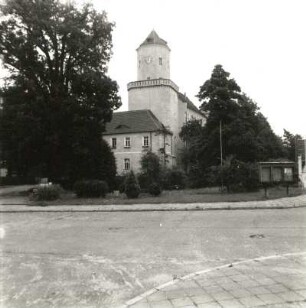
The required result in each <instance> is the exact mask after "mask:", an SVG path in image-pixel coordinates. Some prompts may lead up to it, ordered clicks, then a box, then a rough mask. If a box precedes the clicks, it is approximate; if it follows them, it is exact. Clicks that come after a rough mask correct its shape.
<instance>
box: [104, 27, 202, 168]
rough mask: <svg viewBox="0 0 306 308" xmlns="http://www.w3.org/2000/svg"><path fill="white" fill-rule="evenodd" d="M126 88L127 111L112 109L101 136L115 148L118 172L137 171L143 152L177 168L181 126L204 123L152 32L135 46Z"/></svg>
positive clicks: (165, 46)
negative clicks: (175, 79)
mask: <svg viewBox="0 0 306 308" xmlns="http://www.w3.org/2000/svg"><path fill="white" fill-rule="evenodd" d="M127 89H128V110H129V111H125V112H115V113H114V114H113V119H112V121H111V122H110V123H108V124H107V125H106V131H105V132H104V134H103V138H104V139H105V140H106V141H108V142H109V144H110V146H111V148H112V150H113V152H114V155H115V158H116V163H117V172H118V173H119V174H121V173H124V172H126V171H129V170H133V171H134V172H138V171H139V168H140V159H141V157H142V155H143V154H144V153H145V152H146V151H152V152H154V153H156V154H157V155H158V156H159V157H160V159H161V162H162V163H163V164H165V165H167V166H169V167H171V166H176V165H177V164H178V158H179V154H180V150H181V149H182V148H183V147H184V143H183V141H182V140H181V139H180V137H179V133H180V130H181V128H182V126H183V125H184V123H186V121H188V120H191V119H197V120H200V121H202V123H203V124H204V123H205V117H204V115H203V113H201V112H200V111H199V109H198V108H197V107H196V106H195V105H194V104H193V103H192V102H191V101H190V100H189V99H188V98H187V97H186V95H184V94H182V93H180V91H179V87H178V86H177V85H176V84H175V83H174V82H173V81H172V80H171V79H170V48H169V46H168V44H167V42H166V41H165V40H163V39H161V38H160V37H159V36H158V35H157V33H156V32H155V31H154V30H153V31H152V32H151V33H150V34H149V36H148V37H147V38H146V39H145V41H144V42H143V43H142V44H141V45H140V46H139V47H138V48H137V81H133V82H130V83H129V84H128V85H127Z"/></svg>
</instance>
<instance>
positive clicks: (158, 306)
mask: <svg viewBox="0 0 306 308" xmlns="http://www.w3.org/2000/svg"><path fill="white" fill-rule="evenodd" d="M150 307H151V308H173V306H172V304H171V302H170V301H160V302H151V303H150Z"/></svg>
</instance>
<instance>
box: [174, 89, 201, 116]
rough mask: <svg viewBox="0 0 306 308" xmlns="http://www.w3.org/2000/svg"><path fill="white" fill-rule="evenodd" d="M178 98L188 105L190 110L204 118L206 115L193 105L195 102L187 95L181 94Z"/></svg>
mask: <svg viewBox="0 0 306 308" xmlns="http://www.w3.org/2000/svg"><path fill="white" fill-rule="evenodd" d="M178 97H179V99H180V100H181V101H182V102H184V103H187V108H188V109H190V110H192V111H194V112H196V113H198V114H200V115H202V116H204V114H203V113H202V112H201V111H200V110H199V109H198V108H197V107H196V106H195V105H194V104H193V102H192V101H191V100H190V99H189V98H188V97H187V96H186V95H184V94H182V93H180V92H179V93H178Z"/></svg>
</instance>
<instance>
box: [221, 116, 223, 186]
mask: <svg viewBox="0 0 306 308" xmlns="http://www.w3.org/2000/svg"><path fill="white" fill-rule="evenodd" d="M222 152H223V150H222V120H220V166H221V192H223V153H222Z"/></svg>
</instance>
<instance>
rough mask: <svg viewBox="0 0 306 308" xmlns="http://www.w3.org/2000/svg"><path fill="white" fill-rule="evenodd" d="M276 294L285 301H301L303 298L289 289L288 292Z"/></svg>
mask: <svg viewBox="0 0 306 308" xmlns="http://www.w3.org/2000/svg"><path fill="white" fill-rule="evenodd" d="M276 295H277V296H280V297H281V298H283V299H284V300H285V301H291V302H293V301H301V300H303V299H304V298H303V297H302V296H301V295H299V294H297V293H296V292H293V291H290V292H282V293H276Z"/></svg>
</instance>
